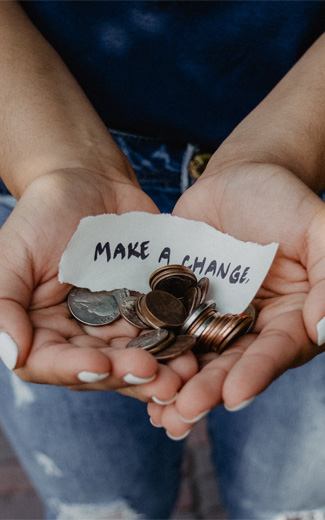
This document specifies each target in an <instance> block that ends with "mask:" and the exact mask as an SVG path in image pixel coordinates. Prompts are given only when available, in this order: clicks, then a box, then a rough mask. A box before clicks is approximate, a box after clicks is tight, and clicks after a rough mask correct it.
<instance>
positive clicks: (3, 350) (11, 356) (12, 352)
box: [0, 332, 18, 370]
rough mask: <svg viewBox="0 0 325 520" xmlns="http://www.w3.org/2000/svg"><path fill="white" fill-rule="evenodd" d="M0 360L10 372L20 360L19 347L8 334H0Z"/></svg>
mask: <svg viewBox="0 0 325 520" xmlns="http://www.w3.org/2000/svg"><path fill="white" fill-rule="evenodd" d="M0 358H1V359H2V361H3V363H4V364H5V365H6V367H7V368H9V370H13V369H14V368H15V366H16V363H17V358H18V347H17V345H16V343H15V342H14V340H13V339H11V337H10V336H9V334H7V333H6V332H0Z"/></svg>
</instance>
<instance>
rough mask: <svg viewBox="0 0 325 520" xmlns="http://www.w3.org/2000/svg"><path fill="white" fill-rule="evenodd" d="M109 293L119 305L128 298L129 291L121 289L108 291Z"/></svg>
mask: <svg viewBox="0 0 325 520" xmlns="http://www.w3.org/2000/svg"><path fill="white" fill-rule="evenodd" d="M109 293H110V294H111V295H112V296H114V298H115V300H116V301H117V303H120V301H122V300H123V299H124V298H127V297H128V296H130V291H129V289H126V288H123V289H114V290H113V291H109Z"/></svg>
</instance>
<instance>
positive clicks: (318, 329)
mask: <svg viewBox="0 0 325 520" xmlns="http://www.w3.org/2000/svg"><path fill="white" fill-rule="evenodd" d="M324 237H325V206H323V207H322V209H321V211H319V212H318V213H317V215H316V217H315V218H314V219H313V221H312V223H311V225H310V226H309V229H308V235H307V271H308V277H309V282H310V285H311V290H310V291H309V294H308V296H307V298H306V301H305V305H304V309H303V317H304V322H305V327H306V330H307V333H308V336H309V337H310V338H311V340H312V341H313V342H314V343H316V344H317V345H319V346H321V345H324V344H325V297H324V295H325V239H324Z"/></svg>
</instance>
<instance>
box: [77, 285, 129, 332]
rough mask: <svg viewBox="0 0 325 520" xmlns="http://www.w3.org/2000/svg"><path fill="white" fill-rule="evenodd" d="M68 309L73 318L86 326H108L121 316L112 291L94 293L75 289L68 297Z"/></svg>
mask: <svg viewBox="0 0 325 520" xmlns="http://www.w3.org/2000/svg"><path fill="white" fill-rule="evenodd" d="M68 307H69V310H70V312H71V314H72V316H73V317H74V318H76V320H78V321H80V322H81V323H84V324H85V325H93V326H100V325H107V324H108V323H112V322H113V321H115V320H116V319H117V318H119V316H120V311H119V307H118V303H117V301H116V299H115V298H114V296H113V295H112V292H111V291H99V292H92V291H90V290H89V289H83V288H80V287H74V288H73V289H71V291H70V293H69V296H68Z"/></svg>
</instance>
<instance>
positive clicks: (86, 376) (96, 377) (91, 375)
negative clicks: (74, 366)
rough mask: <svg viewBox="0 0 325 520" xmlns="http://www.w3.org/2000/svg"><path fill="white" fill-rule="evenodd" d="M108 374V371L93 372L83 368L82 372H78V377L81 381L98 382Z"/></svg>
mask: <svg viewBox="0 0 325 520" xmlns="http://www.w3.org/2000/svg"><path fill="white" fill-rule="evenodd" d="M108 376H109V372H106V373H105V374H96V373H95V372H87V371H86V370H84V371H83V372H79V374H78V379H79V380H80V381H82V382H83V383H98V381H103V379H106V378H107V377H108Z"/></svg>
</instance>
